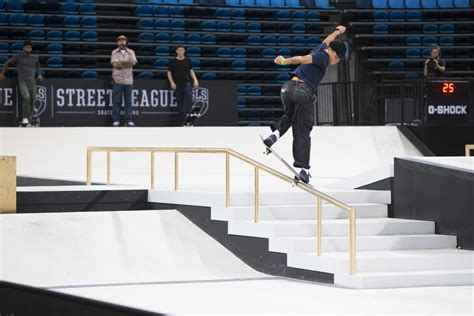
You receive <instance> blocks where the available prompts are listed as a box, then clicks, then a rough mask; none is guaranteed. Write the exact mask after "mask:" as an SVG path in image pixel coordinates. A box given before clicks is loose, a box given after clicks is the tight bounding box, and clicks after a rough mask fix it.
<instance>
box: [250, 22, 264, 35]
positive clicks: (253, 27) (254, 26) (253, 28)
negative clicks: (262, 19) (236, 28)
mask: <svg viewBox="0 0 474 316" xmlns="http://www.w3.org/2000/svg"><path fill="white" fill-rule="evenodd" d="M261 31H262V25H261V24H260V23H257V22H253V23H248V24H247V32H250V33H260V32H261Z"/></svg>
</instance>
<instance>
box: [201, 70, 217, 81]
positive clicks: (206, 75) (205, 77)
mask: <svg viewBox="0 0 474 316" xmlns="http://www.w3.org/2000/svg"><path fill="white" fill-rule="evenodd" d="M200 78H201V79H203V80H214V79H216V73H214V72H205V73H203V74H202V75H201V77H200Z"/></svg>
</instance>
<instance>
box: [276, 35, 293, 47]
mask: <svg viewBox="0 0 474 316" xmlns="http://www.w3.org/2000/svg"><path fill="white" fill-rule="evenodd" d="M277 43H278V46H290V45H291V38H290V37H289V36H279V37H278V39H277Z"/></svg>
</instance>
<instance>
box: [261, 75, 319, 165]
mask: <svg viewBox="0 0 474 316" xmlns="http://www.w3.org/2000/svg"><path fill="white" fill-rule="evenodd" d="M281 101H282V103H283V108H284V111H285V114H283V116H282V117H281V118H279V119H276V120H275V121H274V122H273V123H272V124H271V125H270V127H271V129H272V131H275V130H278V131H279V132H280V137H281V136H283V135H284V134H285V133H286V132H287V131H288V129H289V128H290V127H291V128H292V131H293V158H294V160H295V161H294V163H293V166H295V167H296V168H305V169H309V168H310V165H309V160H310V154H311V137H310V134H311V130H312V129H313V125H314V105H313V104H314V102H315V101H316V96H315V95H314V93H313V91H312V90H311V88H310V87H309V86H308V85H306V84H305V83H302V82H297V81H293V80H290V81H287V82H285V84H284V85H283V87H282V88H281Z"/></svg>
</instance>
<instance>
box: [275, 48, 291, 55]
mask: <svg viewBox="0 0 474 316" xmlns="http://www.w3.org/2000/svg"><path fill="white" fill-rule="evenodd" d="M278 55H282V56H290V55H291V49H288V48H280V49H279V50H278V51H277V52H276V55H275V56H278Z"/></svg>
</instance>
